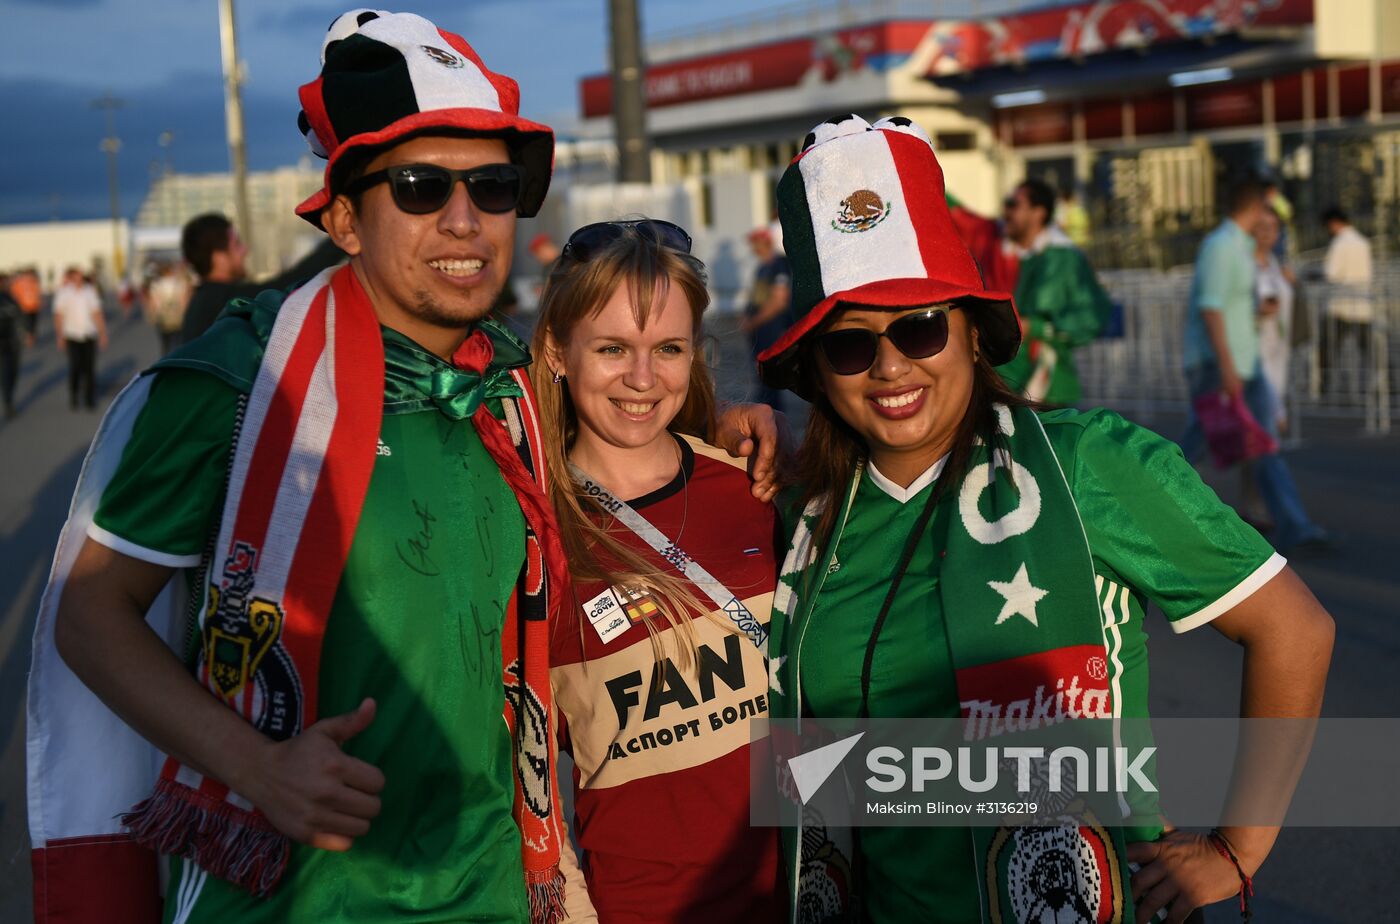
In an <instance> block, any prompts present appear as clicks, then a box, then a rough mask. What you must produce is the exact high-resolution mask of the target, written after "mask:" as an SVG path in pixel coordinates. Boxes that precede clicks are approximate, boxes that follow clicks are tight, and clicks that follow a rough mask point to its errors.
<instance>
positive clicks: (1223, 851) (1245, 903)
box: [1207, 828, 1254, 921]
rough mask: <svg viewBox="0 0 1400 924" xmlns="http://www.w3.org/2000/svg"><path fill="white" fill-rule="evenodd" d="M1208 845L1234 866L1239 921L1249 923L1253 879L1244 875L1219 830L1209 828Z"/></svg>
mask: <svg viewBox="0 0 1400 924" xmlns="http://www.w3.org/2000/svg"><path fill="white" fill-rule="evenodd" d="M1207 838H1208V839H1209V840H1210V843H1211V845H1212V846H1213V847H1215V852H1216V853H1218V854H1220V855H1221V856H1222V857H1224V858H1225V859H1227V860H1229V861H1230V862H1231V863H1232V864H1234V867H1235V872H1236V873H1238V874H1239V877H1240V920H1241V921H1249V920H1252V919H1253V917H1254V908H1253V907H1252V905H1251V903H1250V899H1252V898H1253V897H1254V879H1253V878H1252V877H1250V876H1247V875H1245V872H1244V867H1242V866H1240V859H1239V857H1237V856H1235V852H1234V851H1233V850H1231V849H1230V842H1229V841H1227V840H1226V839H1225V835H1223V834H1221V833H1220V829H1219V828H1211V829H1210V834H1208V835H1207Z"/></svg>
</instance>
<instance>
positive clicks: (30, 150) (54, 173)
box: [0, 73, 306, 222]
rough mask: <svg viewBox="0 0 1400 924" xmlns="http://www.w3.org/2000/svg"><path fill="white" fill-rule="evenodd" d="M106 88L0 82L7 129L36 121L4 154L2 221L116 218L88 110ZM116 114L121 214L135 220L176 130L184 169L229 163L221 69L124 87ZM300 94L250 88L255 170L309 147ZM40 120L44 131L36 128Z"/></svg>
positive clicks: (98, 129)
mask: <svg viewBox="0 0 1400 924" xmlns="http://www.w3.org/2000/svg"><path fill="white" fill-rule="evenodd" d="M101 94H102V90H101V89H100V88H95V87H82V86H74V85H68V84H60V83H57V82H53V81H39V80H5V79H0V112H3V113H4V114H5V115H4V122H5V124H7V125H12V126H13V125H29V126H35V127H36V130H35V131H33V132H29V133H27V136H26V143H24V144H11V145H9V146H8V148H7V150H6V155H5V160H6V169H5V170H4V171H2V172H0V222H20V221H43V220H47V219H49V218H51V217H53V215H54V214H55V213H57V214H58V215H59V217H62V218H65V219H76V218H102V217H106V216H107V215H108V214H109V210H110V206H109V205H108V195H107V166H106V160H105V155H103V154H102V152H101V151H100V150H99V148H98V145H99V143H100V141H101V138H102V135H103V123H102V116H101V114H100V113H98V112H95V111H93V110H92V109H91V108H90V105H89V104H90V102H91V100H93V99H95V98H97V97H98V96H100V95H101ZM119 95H120V96H121V97H122V98H123V99H124V100H125V103H126V105H125V106H124V107H123V108H122V109H120V110H118V111H117V114H116V127H117V135H118V137H120V138H121V139H122V148H121V152H120V154H119V155H118V159H117V164H118V185H119V187H120V191H121V207H122V213H123V214H124V215H126V216H127V217H134V216H135V214H136V212H137V210H138V209H139V208H140V205H141V202H142V200H144V199H145V196H146V193H147V191H148V189H149V186H150V181H151V171H152V162H153V161H156V160H157V159H159V158H160V157H161V156H162V154H163V153H164V152H162V150H161V148H160V147H159V145H158V144H157V138H158V137H159V136H160V134H161V132H163V131H172V132H174V134H175V140H174V144H173V145H172V147H171V148H170V151H169V153H170V154H171V155H172V159H173V161H174V166H175V169H176V170H178V171H180V172H190V173H205V172H221V171H226V170H227V169H228V148H227V145H226V143H225V136H224V103H223V90H222V87H221V85H220V82H219V78H218V75H217V74H215V75H212V76H211V75H209V74H206V73H181V74H176V75H174V76H172V77H171V78H170V79H169V80H168V81H165V82H162V83H160V84H158V85H154V86H150V87H145V88H135V89H128V90H123V91H122V92H121V93H120V94H119ZM296 113H297V106H296V101H295V99H294V98H291V97H286V98H283V96H282V95H276V96H274V95H269V94H262V93H251V92H249V93H246V94H245V96H244V122H245V125H246V127H247V135H248V162H249V167H250V169H254V170H259V169H268V168H270V167H275V166H280V165H284V164H289V163H294V162H295V161H296V160H297V159H298V158H299V157H301V156H302V155H303V154H304V153H306V143H305V141H303V140H302V137H301V135H300V133H298V132H297V130H296ZM39 126H42V129H39V128H37V127H39Z"/></svg>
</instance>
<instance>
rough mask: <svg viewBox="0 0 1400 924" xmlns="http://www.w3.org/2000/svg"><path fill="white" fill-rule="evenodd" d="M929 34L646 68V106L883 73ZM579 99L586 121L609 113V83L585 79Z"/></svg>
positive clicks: (895, 27) (820, 43)
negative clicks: (854, 75)
mask: <svg viewBox="0 0 1400 924" xmlns="http://www.w3.org/2000/svg"><path fill="white" fill-rule="evenodd" d="M928 29H929V24H928V23H927V22H903V21H901V22H886V23H879V24H877V25H872V26H864V27H861V28H858V29H843V30H840V31H837V32H833V33H829V34H827V35H824V36H819V37H817V38H811V37H808V38H798V39H788V40H786V41H781V42H773V43H770V44H767V45H759V46H755V47H753V48H745V49H741V50H739V51H731V52H725V53H722V54H714V55H706V56H704V57H700V58H691V59H688V60H684V61H672V62H668V63H665V64H657V65H654V66H651V67H648V68H647V76H646V94H647V106H648V107H649V108H653V109H654V108H659V107H662V106H675V105H678V104H681V103H693V102H698V101H700V100H707V99H718V98H720V97H726V96H738V95H740V94H744V93H757V92H759V91H762V90H781V89H786V88H789V87H796V86H798V85H801V84H805V83H816V84H821V83H832V82H834V81H838V80H840V79H842V78H843V77H845V76H847V75H850V74H858V73H863V72H867V71H876V72H884V71H887V70H890V69H891V68H894V67H897V66H899V65H900V64H903V63H904V62H905V61H907V60H908V59H909V57H910V55H911V54H913V52H914V49H915V48H916V47H918V45H919V42H920V41H921V40H922V39H923V38H924V36H925V35H927V33H928ZM580 95H581V97H582V100H581V101H582V105H583V117H584V118H585V119H592V118H596V117H599V116H606V115H610V114H611V113H612V78H611V77H610V76H608V75H607V74H598V75H595V76H593V77H585V78H584V80H583V82H582V84H581V86H580Z"/></svg>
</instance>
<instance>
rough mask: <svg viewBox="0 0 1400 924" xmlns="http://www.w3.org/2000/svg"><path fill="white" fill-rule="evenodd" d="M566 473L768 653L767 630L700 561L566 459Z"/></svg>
mask: <svg viewBox="0 0 1400 924" xmlns="http://www.w3.org/2000/svg"><path fill="white" fill-rule="evenodd" d="M569 473H570V474H571V475H573V477H574V481H575V482H577V483H578V485H579V487H581V488H582V489H583V492H584V493H585V494H587V495H588V496H589V497H591V498H593V500H594V501H595V502H596V503H597V504H598V506H599V507H601V508H603V510H604V511H605V512H607V513H610V514H612V515H613V517H614V518H615V519H617V520H618V522H620V523H621V524H622V525H623V526H626V527H627V528H628V529H630V530H632V532H634V533H636V534H637V537H638V538H640V539H641V540H642V541H643V542H645V543H646V544H647V545H649V546H651V547H652V548H653V549H655V550H656V553H657V554H658V555H660V556H661V557H662V558H664V559H665V560H666V561H667V562H668V563H669V564H670V565H671V566H672V567H673V568H675V569H676V570H677V571H679V572H680V573H681V574H683V575H685V577H686V579H687V580H689V581H690V583H692V584H694V585H695V586H696V587H698V588H700V590H701V591H702V592H703V593H704V594H705V596H707V597H709V598H710V600H711V602H713V603H714V605H715V606H716V607H718V608H719V609H720V610H722V611H723V612H724V615H725V616H728V617H729V621H730V622H732V623H734V625H735V627H736V628H738V629H739V631H740V632H742V633H744V634H745V635H747V636H748V637H749V641H751V642H753V643H754V645H755V646H756V647H757V648H758V652H759V654H761V655H763V657H765V658H767V657H768V630H767V629H765V628H763V626H761V625H759V622H758V620H757V619H755V618H754V615H753V613H750V612H749V608H748V607H746V606H744V603H743V601H742V600H740V599H739V598H738V597H736V596H735V595H734V594H732V593H730V592H729V588H727V587H725V586H724V585H723V584H721V583H720V582H719V581H718V580H717V579H716V578H715V576H714V575H712V574H710V572H708V571H706V570H705V569H704V568H702V567H700V563H699V562H697V561H696V560H695V559H693V558H691V557H690V556H689V555H687V554H686V552H685V550H684V549H682V548H681V547H680V546H678V545H676V544H675V543H674V542H672V541H671V540H670V539H667V538H666V536H665V534H664V533H662V532H661V530H659V529H657V528H656V527H655V526H653V525H651V523H649V522H648V521H647V519H646V518H645V517H643V516H642V515H641V514H640V513H638V512H637V511H635V510H633V509H632V507H631V506H630V505H629V504H628V503H627V502H626V501H624V500H619V499H618V498H617V497H615V496H614V495H613V493H612V492H611V491H609V490H608V489H607V488H605V487H603V486H602V485H601V484H599V483H598V482H597V480H596V479H594V478H593V477H591V476H590V475H589V474H588V473H587V472H585V471H584V470H583V469H581V468H579V467H578V466H577V465H575V464H573V463H572V462H570V463H569Z"/></svg>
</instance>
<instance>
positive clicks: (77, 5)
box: [0, 0, 102, 10]
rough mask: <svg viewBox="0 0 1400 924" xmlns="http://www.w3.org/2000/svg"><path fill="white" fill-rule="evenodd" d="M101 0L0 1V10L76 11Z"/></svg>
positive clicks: (95, 4)
mask: <svg viewBox="0 0 1400 924" xmlns="http://www.w3.org/2000/svg"><path fill="white" fill-rule="evenodd" d="M101 2H102V0H0V8H4V7H7V6H39V7H43V8H44V9H49V10H51V9H53V8H55V7H57V8H58V9H63V10H76V9H82V8H84V7H93V6H97V5H98V4H100V3H101Z"/></svg>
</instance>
